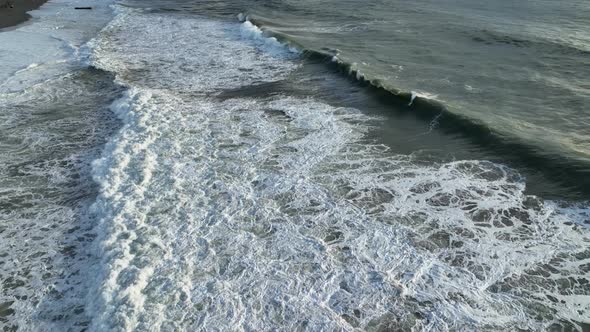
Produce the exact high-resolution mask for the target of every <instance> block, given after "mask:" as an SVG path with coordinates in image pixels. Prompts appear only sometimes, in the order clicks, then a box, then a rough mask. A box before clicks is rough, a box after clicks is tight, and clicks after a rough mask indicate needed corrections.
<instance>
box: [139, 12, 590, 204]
mask: <svg viewBox="0 0 590 332" xmlns="http://www.w3.org/2000/svg"><path fill="white" fill-rule="evenodd" d="M131 4H132V5H133V6H137V5H139V4H138V3H135V2H132V3H131ZM152 5H153V4H152ZM141 6H146V4H145V3H144V4H141ZM156 6H157V7H158V8H159V9H162V10H169V11H180V12H189V13H193V14H199V15H207V16H213V17H216V18H221V19H227V20H232V19H234V18H235V16H236V13H243V14H244V17H247V18H249V19H250V20H251V21H252V22H254V23H255V24H257V25H258V26H260V27H261V28H262V29H263V30H265V31H266V32H267V33H269V34H270V35H275V36H277V37H278V38H279V39H282V40H283V41H285V42H287V43H290V44H291V45H294V46H297V47H298V48H300V49H303V50H306V51H308V53H307V54H308V55H310V56H312V57H313V58H314V59H313V60H314V61H311V62H313V63H323V64H324V65H328V66H332V67H339V70H333V71H335V72H339V73H338V74H340V75H344V76H348V77H349V78H350V79H351V80H353V81H354V80H357V79H360V81H363V83H364V86H366V87H369V89H368V90H370V91H367V92H362V93H361V94H362V95H363V98H362V101H361V100H360V99H359V98H358V97H357V96H355V95H351V94H348V93H347V92H344V93H343V91H342V90H344V91H347V89H348V88H350V86H349V84H342V85H338V83H335V85H334V86H333V87H331V86H330V84H332V83H330V84H326V88H327V89H332V90H333V92H332V94H333V95H334V96H335V98H336V99H339V100H341V101H346V100H349V101H351V102H353V103H355V104H356V105H355V107H359V108H371V109H379V110H378V111H377V112H379V113H382V114H385V115H387V118H388V120H386V122H385V123H384V125H383V127H382V128H381V130H380V132H381V133H382V134H383V139H384V140H385V141H388V142H391V144H393V145H395V146H396V148H398V149H399V151H400V152H403V153H405V152H408V151H415V150H416V149H421V148H424V147H425V146H427V147H428V148H430V149H434V150H437V151H438V153H441V154H443V155H448V156H449V157H450V158H453V157H456V158H470V157H471V158H475V159H480V158H487V159H492V160H495V161H503V162H506V163H509V164H510V165H512V166H515V167H518V168H519V169H521V170H522V172H523V173H524V174H525V175H526V176H527V178H529V179H530V180H531V181H530V184H529V186H528V189H529V191H530V192H532V193H535V194H540V195H544V196H546V197H551V198H559V197H567V198H574V199H587V197H588V189H587V188H589V187H590V130H589V129H588V126H589V125H590V120H589V119H590V110H589V109H588V105H590V80H589V79H588V77H589V76H590V56H589V55H590V34H589V33H588V30H587V27H588V26H590V6H589V5H588V3H587V2H584V1H571V2H567V3H565V2H557V1H526V2H524V1H521V2H514V1H496V2H493V3H487V2H486V3H483V2H473V1H411V2H410V1H368V2H363V3H359V2H357V1H348V0H345V1H288V0H283V1H264V2H261V1H230V2H228V1H223V2H220V1H204V2H203V1H199V2H187V1H158V2H157V5H156ZM334 55H335V56H337V59H332V56H334ZM334 60H337V62H333V61H334ZM332 69H334V68H332ZM313 70H316V71H317V70H322V69H319V66H315V67H313ZM374 86H376V87H378V88H377V89H374V88H372V87H374ZM339 90H340V91H339ZM380 90H385V91H386V92H384V91H380ZM412 93H414V94H415V95H416V96H417V98H416V99H415V100H414V102H413V103H412V105H411V106H410V107H407V105H408V103H409V101H410V99H411V95H412ZM372 99H378V101H376V100H372ZM376 103H378V104H379V105H377V104H376ZM410 113H413V114H410ZM400 118H403V119H404V120H402V121H400V120H399V119H400ZM408 119H412V120H408ZM407 121H410V122H411V123H408V122H407ZM425 128H426V131H430V133H431V134H428V135H424V134H423V132H424V130H425ZM431 129H436V130H435V131H438V132H437V133H434V134H433V131H432V130H431ZM404 135H407V136H404ZM440 136H444V138H442V139H441V138H440Z"/></svg>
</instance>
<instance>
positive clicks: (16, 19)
mask: <svg viewBox="0 0 590 332" xmlns="http://www.w3.org/2000/svg"><path fill="white" fill-rule="evenodd" d="M45 1H46V0H0V29H3V28H7V27H11V26H14V25H17V24H19V23H22V22H24V21H26V20H28V19H29V18H30V17H31V16H30V15H29V14H27V12H28V11H31V10H33V9H37V8H39V6H41V5H42V4H44V3H45Z"/></svg>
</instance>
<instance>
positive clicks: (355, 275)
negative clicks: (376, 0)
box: [0, 2, 590, 331]
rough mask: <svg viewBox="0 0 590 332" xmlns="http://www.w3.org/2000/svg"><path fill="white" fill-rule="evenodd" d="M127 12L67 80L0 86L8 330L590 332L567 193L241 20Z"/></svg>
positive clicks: (517, 161) (581, 257)
mask: <svg viewBox="0 0 590 332" xmlns="http://www.w3.org/2000/svg"><path fill="white" fill-rule="evenodd" d="M176 4H178V3H176ZM133 7H137V4H134V5H133V6H131V7H129V4H127V5H125V6H123V5H114V7H113V11H114V13H113V14H112V15H113V16H114V17H113V18H112V20H111V21H110V22H109V23H108V24H107V25H106V27H104V28H103V29H102V30H101V31H100V32H99V33H97V34H95V35H94V36H95V37H94V39H93V40H92V41H90V42H89V43H88V44H84V42H83V41H84V39H83V38H80V39H79V40H80V41H81V42H80V43H78V44H77V43H73V45H74V46H76V47H75V48H74V49H75V50H76V51H75V52H73V53H71V54H72V56H71V57H67V54H66V55H65V56H63V57H62V58H65V59H68V60H67V61H65V62H62V63H66V64H68V66H65V67H60V68H62V69H60V70H61V72H59V74H55V75H54V77H56V78H54V79H52V80H50V81H43V82H41V83H37V82H38V81H37V80H36V79H37V77H38V76H35V75H32V76H28V74H27V76H24V77H26V80H24V79H23V80H20V79H19V80H17V79H15V78H14V77H16V78H18V74H17V76H14V77H11V78H8V81H7V82H8V83H6V84H4V85H3V87H5V89H7V91H8V92H6V93H4V94H3V95H2V98H3V99H0V105H2V109H3V110H7V111H4V112H3V113H2V116H3V117H4V118H5V119H6V120H5V121H4V120H3V122H2V123H3V125H5V126H6V128H7V131H4V130H3V131H2V136H0V142H2V148H3V149H4V146H6V149H7V150H6V151H7V153H6V154H3V156H5V157H3V158H5V159H4V160H3V165H7V167H6V172H4V171H2V172H4V173H1V172H0V174H2V178H1V179H2V181H4V182H5V183H10V184H11V185H6V186H3V188H4V187H5V188H22V187H23V184H25V183H26V184H30V189H29V190H28V191H27V192H28V193H27V194H22V195H21V194H20V193H21V191H18V190H7V191H5V192H3V196H1V197H2V199H3V200H4V201H5V202H7V203H6V204H3V205H0V206H2V207H6V208H5V210H6V211H7V212H6V215H7V216H11V217H10V218H5V219H6V220H5V221H4V222H3V223H2V226H3V227H6V229H7V230H10V232H7V231H3V232H2V233H0V236H3V237H2V238H1V239H2V242H0V244H1V246H2V250H3V251H4V252H6V254H5V256H3V258H2V259H3V264H8V265H5V266H8V267H9V268H8V269H6V271H8V274H6V275H1V278H2V285H3V286H2V287H3V288H2V294H3V295H2V296H3V297H2V302H1V303H3V304H2V305H1V307H0V318H1V319H2V320H1V321H0V324H3V327H7V328H11V326H17V325H18V326H19V327H20V328H21V329H22V330H55V331H64V330H72V331H77V330H83V329H87V330H91V331H108V330H123V331H126V330H138V331H143V330H149V331H158V330H164V331H169V330H197V329H205V330H236V329H237V330H272V329H279V330H311V331H316V330H374V331H382V330H392V329H393V330H395V329H402V330H410V329H414V330H437V331H445V330H489V331H496V330H503V329H514V328H519V329H522V330H531V331H533V330H559V329H565V330H572V331H575V330H581V329H582V328H583V327H586V328H587V326H588V325H587V324H589V323H590V321H588V312H589V311H590V300H589V299H590V281H589V278H588V273H589V270H588V261H589V259H590V249H589V243H590V237H589V233H588V222H589V218H590V212H589V210H588V207H587V203H585V202H584V199H585V198H586V196H584V195H585V194H584V192H583V191H581V190H579V189H578V188H577V187H576V186H571V187H570V184H571V182H568V181H566V180H564V179H559V178H556V176H555V173H552V172H550V171H547V170H544V169H542V168H539V167H534V166H532V165H531V164H530V163H526V162H525V161H523V160H522V158H518V156H516V155H515V154H510V153H507V150H509V149H508V148H506V149H505V150H502V149H500V150H497V149H493V148H489V147H488V146H486V145H485V144H481V142H478V141H476V140H473V139H469V138H466V137H465V135H464V134H462V133H461V132H460V129H461V128H454V127H450V126H446V127H445V126H442V124H444V123H445V122H444V121H445V120H444V119H442V118H436V117H434V118H432V117H430V116H427V117H423V116H420V114H416V112H413V113H412V112H409V110H411V108H410V109H409V108H408V106H407V103H406V102H400V101H395V99H392V98H391V96H390V95H386V94H383V93H381V92H378V91H374V90H371V89H367V87H365V86H362V85H359V84H357V83H356V82H353V81H351V80H348V79H347V78H346V77H345V76H343V75H341V73H340V72H339V70H338V69H336V68H333V67H330V66H326V63H324V61H322V60H318V59H316V58H309V57H307V56H306V54H304V53H302V52H301V51H300V49H296V48H293V47H291V48H289V47H287V46H285V45H283V44H281V43H280V42H279V41H277V40H276V39H272V38H268V36H265V35H264V34H263V33H262V31H261V30H260V29H259V28H257V27H256V26H255V25H253V24H252V23H251V22H244V23H240V22H238V21H237V20H236V19H235V15H236V13H239V11H238V10H236V9H239V8H238V7H239V5H232V4H230V3H223V4H218V3H216V2H206V3H204V4H202V10H201V13H200V14H197V13H195V11H196V10H195V7H194V5H192V4H187V8H183V7H180V6H177V5H174V6H172V5H171V4H170V3H168V4H166V3H164V4H163V3H162V2H158V3H156V2H149V3H145V2H144V3H142V7H146V8H133ZM147 7H149V8H147ZM167 7H172V8H174V9H175V11H170V10H166V8H167ZM178 9H182V10H178ZM205 9H206V10H205ZM105 13H106V12H105ZM230 14H231V15H230ZM52 19H54V18H53V16H51V12H48V13H46V16H40V21H41V22H43V20H47V21H50V20H52ZM107 21H108V20H105V21H104V22H105V24H106V22H107ZM31 27H34V25H32V26H31ZM97 30H98V29H97ZM16 32H18V30H17V31H16ZM89 34H90V33H89ZM0 37H2V35H1V34H0ZM16 46H17V45H15V47H16ZM68 54H69V53H68ZM14 61H15V62H16V61H17V60H14ZM88 65H91V67H87V66H88ZM19 66H21V67H22V66H25V68H26V67H27V66H28V65H26V64H22V65H20V64H19ZM19 66H17V65H14V67H15V68H16V67H19ZM63 68H65V69H63ZM30 69H34V70H41V73H48V74H50V73H55V70H56V69H55V67H53V66H49V67H48V68H47V69H45V68H44V67H41V68H39V69H36V67H32V68H29V69H28V70H30ZM43 70H47V72H43ZM21 73H22V72H21ZM25 73H27V72H26V71H25ZM56 80H57V82H59V83H57V84H56V82H55V81H56ZM15 82H21V83H19V84H21V85H22V86H32V85H33V86H32V87H30V88H25V89H24V90H18V89H19V86H20V85H18V84H16V83H15ZM31 82H32V83H31ZM34 84H37V85H34ZM13 90H15V91H13ZM10 91H11V92H10ZM74 92H75V93H74ZM114 99H116V100H114ZM113 100H114V101H113ZM109 105H110V106H109ZM107 107H108V108H110V110H111V111H112V114H113V115H112V116H109V115H108V114H109V113H108V112H106V110H107ZM23 114H26V115H27V116H25V117H23V116H22V115H23ZM14 115H18V116H17V117H15V116H14ZM115 116H116V117H118V119H119V120H118V121H117V120H115V119H114V117H115ZM63 118H67V121H66V120H63ZM24 119H27V120H26V121H25V120H24ZM27 121H28V122H27ZM438 121H440V122H438ZM396 129H397V130H396ZM5 132H11V133H14V134H13V135H6V136H5V135H4V133H5ZM22 133H25V134H24V135H23V134H22ZM15 135H16V136H18V137H20V138H27V139H29V140H30V141H26V142H21V141H19V140H16V139H15V138H14V136H15ZM106 140H108V142H107V143H106V145H104V146H103V143H104V142H105V141H106ZM28 142H33V144H31V143H28ZM58 143H59V144H58ZM99 151H100V152H99ZM8 156H9V157H8ZM21 156H22V161H21V159H19V158H21ZM91 159H94V161H93V162H92V163H91V165H90V160H91ZM10 165H13V166H10ZM29 165H31V166H29ZM33 166H34V167H33ZM525 176H526V177H525ZM91 177H92V179H91ZM531 179H532V180H531ZM15 183H16V184H15ZM527 187H532V188H533V189H530V188H529V189H527ZM17 191H18V192H17ZM531 191H532V192H534V193H537V194H539V196H533V195H531ZM571 192H573V193H571ZM570 194H571V195H570ZM572 198H575V199H572ZM11 204H12V205H11ZM17 205H18V206H17ZM25 205H27V206H28V207H26V208H23V207H24V206H25ZM45 206H47V209H46V208H45ZM27 211H29V212H27ZM48 211H57V212H56V213H55V214H52V215H51V216H53V217H51V218H50V217H48V213H49V212H48ZM21 214H22V216H21ZM25 214H26V215H25ZM14 216H17V217H18V218H15V217H14ZM52 218H53V219H52ZM48 220H49V221H51V222H47V221H48ZM54 220H55V221H54ZM45 228H48V230H45ZM21 230H22V231H21ZM40 248H46V249H40ZM37 252H38V253H39V254H36V253H37ZM31 254H33V256H31ZM4 257H6V258H4ZM23 257H28V258H27V259H23ZM41 264H44V265H41ZM38 266H44V269H43V271H37V270H35V269H36V268H37V267H38ZM14 271H17V274H18V275H19V276H20V277H19V279H18V280H19V282H18V283H15V282H14V280H15V279H14V278H11V275H12V274H14ZM30 271H34V273H30ZM45 276H47V277H45ZM33 294H34V295H33ZM23 295H25V296H23ZM5 308H7V309H5Z"/></svg>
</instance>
